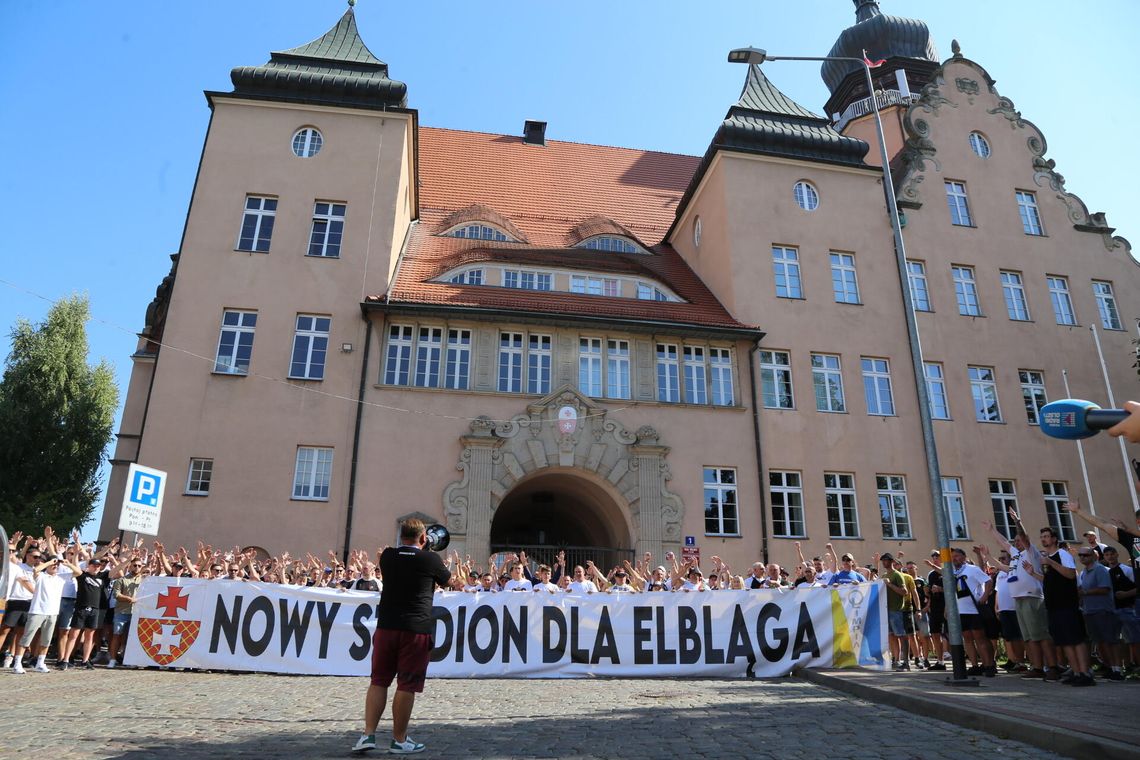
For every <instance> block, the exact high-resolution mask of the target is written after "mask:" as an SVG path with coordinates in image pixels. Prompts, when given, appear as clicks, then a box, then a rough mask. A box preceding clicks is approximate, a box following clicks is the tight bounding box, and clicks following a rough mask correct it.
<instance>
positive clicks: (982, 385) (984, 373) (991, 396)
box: [969, 366, 1001, 422]
mask: <svg viewBox="0 0 1140 760" xmlns="http://www.w3.org/2000/svg"><path fill="white" fill-rule="evenodd" d="M969 371H970V395H972V396H973V397H974V419H976V420H977V421H978V422H1001V407H1000V406H999V405H998V395H997V379H996V378H995V377H994V368H993V367H975V366H970V367H969Z"/></svg>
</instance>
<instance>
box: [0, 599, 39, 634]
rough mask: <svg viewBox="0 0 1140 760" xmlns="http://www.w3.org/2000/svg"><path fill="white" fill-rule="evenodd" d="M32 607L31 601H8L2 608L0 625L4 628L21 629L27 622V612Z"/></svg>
mask: <svg viewBox="0 0 1140 760" xmlns="http://www.w3.org/2000/svg"><path fill="white" fill-rule="evenodd" d="M31 606H32V600H31V599H9V600H8V605H7V606H6V607H5V608H4V621H3V622H0V625H2V626H4V627H5V628H23V627H24V626H25V625H26V624H27V622H28V610H29V609H30V608H31Z"/></svg>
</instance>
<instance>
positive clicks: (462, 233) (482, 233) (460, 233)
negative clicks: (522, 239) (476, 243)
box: [443, 222, 515, 243]
mask: <svg viewBox="0 0 1140 760" xmlns="http://www.w3.org/2000/svg"><path fill="white" fill-rule="evenodd" d="M443 234H444V236H445V237H454V238H466V239H468V240H494V241H496V242H499V243H513V242H515V240H514V238H512V237H511V236H510V235H508V234H507V233H505V232H503V231H502V230H500V229H498V228H497V227H491V226H490V225H487V224H484V223H482V222H470V223H468V224H464V225H461V226H459V227H455V228H453V229H450V230H448V231H447V232H445V233H443Z"/></svg>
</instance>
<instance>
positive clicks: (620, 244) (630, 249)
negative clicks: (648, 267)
mask: <svg viewBox="0 0 1140 760" xmlns="http://www.w3.org/2000/svg"><path fill="white" fill-rule="evenodd" d="M577 247H578V248H589V249H590V250H592V251H611V252H613V253H638V252H640V250H641V249H640V248H638V247H637V246H636V245H634V244H633V243H631V242H630V241H628V240H626V239H625V238H620V237H616V236H613V235H597V236H595V237H592V238H589V239H587V240H583V241H582V242H581V243H579V244H578V246H577Z"/></svg>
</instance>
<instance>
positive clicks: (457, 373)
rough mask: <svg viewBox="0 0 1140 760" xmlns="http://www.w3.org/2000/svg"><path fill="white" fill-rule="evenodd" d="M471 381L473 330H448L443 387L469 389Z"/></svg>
mask: <svg viewBox="0 0 1140 760" xmlns="http://www.w3.org/2000/svg"><path fill="white" fill-rule="evenodd" d="M470 383H471V331H470V330H458V329H449V330H448V331H447V360H446V363H445V364H444V368H443V387H444V388H455V389H457V390H467V389H468V388H469V387H470Z"/></svg>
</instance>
